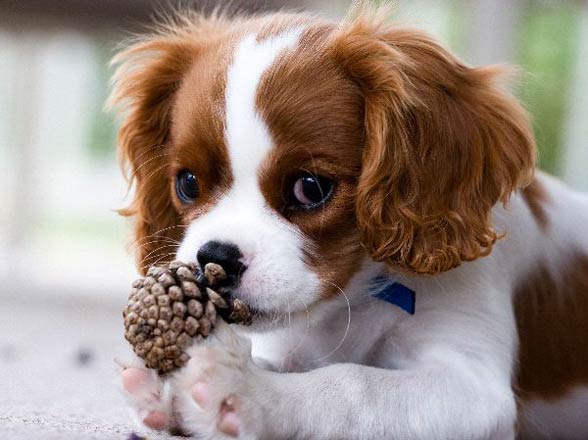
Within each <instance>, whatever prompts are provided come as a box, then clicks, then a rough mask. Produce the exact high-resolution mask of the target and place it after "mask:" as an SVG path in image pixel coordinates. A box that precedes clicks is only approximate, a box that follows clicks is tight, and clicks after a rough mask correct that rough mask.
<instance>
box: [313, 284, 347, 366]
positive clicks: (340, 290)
mask: <svg viewBox="0 0 588 440" xmlns="http://www.w3.org/2000/svg"><path fill="white" fill-rule="evenodd" d="M323 281H325V282H327V283H329V284H332V285H333V286H334V287H336V288H337V289H338V290H339V293H341V295H343V297H344V298H345V301H346V302H347V326H346V327H345V333H344V334H343V338H341V341H339V343H338V344H337V346H336V347H335V348H334V349H333V350H331V351H330V352H329V353H327V354H326V355H325V356H322V357H320V358H318V359H315V360H314V362H321V361H324V360H325V359H327V358H329V357H331V356H332V355H333V354H335V352H336V351H337V350H339V349H340V348H341V346H342V345H343V342H345V339H347V335H348V333H349V329H350V328H351V303H350V302H349V298H348V297H347V294H346V293H345V292H344V291H343V289H341V287H339V286H338V285H337V284H335V283H333V282H331V281H329V280H323Z"/></svg>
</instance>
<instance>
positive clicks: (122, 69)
mask: <svg viewBox="0 0 588 440" xmlns="http://www.w3.org/2000/svg"><path fill="white" fill-rule="evenodd" d="M218 26H220V20H219V19H218V18H217V19H214V18H211V19H205V18H203V17H199V16H193V17H188V16H186V17H183V18H179V19H177V20H176V21H175V22H173V23H169V24H168V25H166V26H162V28H161V31H160V32H159V33H158V34H156V35H154V36H151V37H147V38H145V39H144V40H142V41H140V42H137V43H135V44H133V45H131V46H130V47H129V48H127V49H125V50H124V51H122V52H121V53H119V54H118V55H116V56H115V58H114V59H113V64H116V65H118V68H117V71H116V73H115V75H114V78H113V91H112V94H111V96H110V99H109V102H108V107H110V108H117V109H118V110H119V113H120V114H121V115H122V118H123V119H122V124H121V127H120V130H119V133H118V146H119V150H118V151H119V157H120V161H121V164H122V166H123V168H124V169H125V170H126V171H127V175H128V179H129V183H130V184H131V185H133V184H134V189H135V191H134V198H133V201H132V203H131V204H130V206H129V207H128V208H126V209H123V210H121V211H120V213H121V214H122V215H124V216H130V217H134V220H135V242H134V246H133V247H134V248H135V249H136V261H137V267H138V270H139V272H141V273H144V272H145V271H146V269H147V267H148V266H149V265H150V264H154V263H157V262H163V261H166V260H169V259H171V258H172V257H173V254H174V253H175V250H176V245H177V243H178V240H179V239H180V238H181V236H182V232H183V228H182V227H181V222H180V219H179V217H178V214H177V212H176V210H175V208H174V206H173V203H172V199H171V195H170V184H169V174H168V171H169V170H168V163H169V162H170V161H169V160H168V157H167V147H166V142H167V141H168V138H169V129H170V125H171V122H172V121H171V120H170V117H171V109H172V106H173V97H174V93H175V91H176V89H177V88H178V87H179V84H180V81H181V80H182V78H183V76H184V74H185V73H186V71H187V70H188V69H189V67H190V66H191V64H192V60H193V59H194V58H195V57H196V56H198V54H199V53H200V51H201V49H202V46H203V44H205V41H206V39H207V38H210V35H211V34H213V33H214V31H215V30H216V28H217V27H218Z"/></svg>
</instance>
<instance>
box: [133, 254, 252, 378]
mask: <svg viewBox="0 0 588 440" xmlns="http://www.w3.org/2000/svg"><path fill="white" fill-rule="evenodd" d="M227 281H228V280H227V275H226V273H225V271H224V269H223V268H222V266H220V265H218V264H215V263H208V264H207V265H206V266H205V267H204V273H202V272H201V271H200V270H199V268H198V267H197V265H195V264H192V263H190V264H186V263H182V262H180V261H173V262H171V263H170V264H169V266H168V267H163V266H152V267H151V268H150V269H149V270H148V272H147V276H146V277H144V278H140V279H138V280H136V281H135V282H134V283H133V289H132V291H131V293H130V295H129V302H128V304H127V306H126V307H125V309H124V310H123V318H124V323H125V338H126V340H127V341H129V342H130V344H131V345H132V346H133V349H134V351H135V353H136V354H137V355H138V356H139V357H141V358H142V359H144V360H145V365H146V366H147V367H148V368H153V369H156V370H158V371H159V373H160V374H164V373H168V372H170V371H173V370H174V369H176V368H179V367H182V366H184V365H185V364H186V362H188V360H189V359H190V357H189V356H188V355H187V354H186V353H185V352H184V349H186V348H187V347H189V346H190V345H191V344H192V341H193V339H196V340H201V339H202V338H205V337H206V336H208V335H209V334H210V332H211V331H212V329H213V328H214V326H215V325H216V322H217V319H219V317H220V318H221V319H223V320H225V321H226V322H229V323H232V322H236V323H239V324H244V325H250V324H251V312H250V310H249V307H247V305H246V304H245V303H244V302H243V301H241V300H239V299H231V298H230V294H231V291H232V290H233V286H231V285H230V284H227Z"/></svg>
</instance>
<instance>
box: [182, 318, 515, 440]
mask: <svg viewBox="0 0 588 440" xmlns="http://www.w3.org/2000/svg"><path fill="white" fill-rule="evenodd" d="M227 327H228V326H227ZM191 355H192V359H191V361H190V363H189V365H188V366H187V367H186V368H184V369H183V370H182V371H180V372H179V373H178V374H177V375H176V376H175V377H174V378H173V385H172V386H173V389H174V395H175V402H176V405H177V408H176V409H177V411H178V413H179V415H180V418H181V420H182V424H183V426H184V429H185V430H186V431H188V432H189V433H191V434H193V435H197V436H199V437H203V438H224V437H238V438H260V439H286V438H288V439H290V438H320V439H344V438H349V439H358V438H365V439H371V438H373V439H382V438H386V439H393V438H397V439H403V440H404V439H508V438H513V436H514V431H513V430H514V420H515V414H516V408H515V402H514V398H513V395H512V392H511V390H510V386H509V384H508V383H504V384H501V383H500V382H499V381H498V380H496V378H495V377H493V375H492V374H491V373H490V370H489V369H488V368H487V366H484V365H481V364H480V365H476V364H475V363H472V362H473V361H472V360H471V359H466V357H465V356H463V357H460V356H459V355H457V354H456V353H444V354H443V356H441V357H440V358H441V359H444V361H440V362H438V363H437V362H435V361H431V359H428V362H427V366H426V367H423V368H416V369H411V370H386V369H380V368H373V367H367V366H361V365H356V364H335V365H331V366H327V367H323V368H319V369H316V370H313V371H309V372H306V373H288V374H283V373H275V372H270V371H266V370H262V369H261V368H259V367H258V366H256V365H255V364H254V362H253V361H252V360H251V357H250V354H249V345H248V344H247V343H246V342H245V341H244V340H243V339H242V338H240V337H238V336H237V335H235V334H234V333H233V332H232V331H231V330H230V329H228V328H227V329H224V330H223V331H221V332H219V334H218V335H217V337H215V338H214V339H211V341H210V342H209V343H207V344H201V345H198V346H195V347H193V349H192V352H191ZM446 359H451V362H448V361H446Z"/></svg>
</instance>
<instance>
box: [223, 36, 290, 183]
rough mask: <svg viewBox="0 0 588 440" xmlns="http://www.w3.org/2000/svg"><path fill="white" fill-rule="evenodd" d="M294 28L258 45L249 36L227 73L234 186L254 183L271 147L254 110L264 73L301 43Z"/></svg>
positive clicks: (228, 118) (243, 41)
mask: <svg viewBox="0 0 588 440" xmlns="http://www.w3.org/2000/svg"><path fill="white" fill-rule="evenodd" d="M301 33H302V30H301V29H300V28H296V29H293V30H290V31H288V32H284V33H282V34H279V35H276V36H273V37H270V38H268V39H267V40H264V41H262V42H260V43H257V42H256V41H255V39H256V36H255V35H248V36H247V37H245V38H244V39H243V40H242V41H241V42H240V43H239V45H238V46H237V49H236V50H235V54H234V56H233V64H232V65H231V66H230V68H229V70H228V73H227V89H226V123H227V125H226V132H225V135H226V141H227V146H228V149H229V157H230V161H231V167H232V171H233V177H234V179H235V184H236V185H238V184H239V182H241V181H243V180H250V179H256V170H257V168H258V167H259V164H260V163H261V162H262V160H263V158H264V157H265V156H266V155H267V153H268V152H269V151H270V149H271V147H272V140H271V136H270V133H269V131H268V129H267V127H266V125H265V124H264V122H263V121H262V120H261V117H260V116H259V115H258V113H257V111H256V109H255V101H256V96H257V89H258V86H259V83H260V81H261V77H262V76H263V74H264V72H265V71H266V70H267V69H268V68H269V67H270V66H271V65H272V64H273V63H274V62H275V61H276V59H277V58H278V56H279V55H280V54H281V53H282V52H283V51H284V50H287V49H291V48H293V47H294V46H295V45H296V44H297V43H298V41H299V40H300V35H301Z"/></svg>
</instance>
